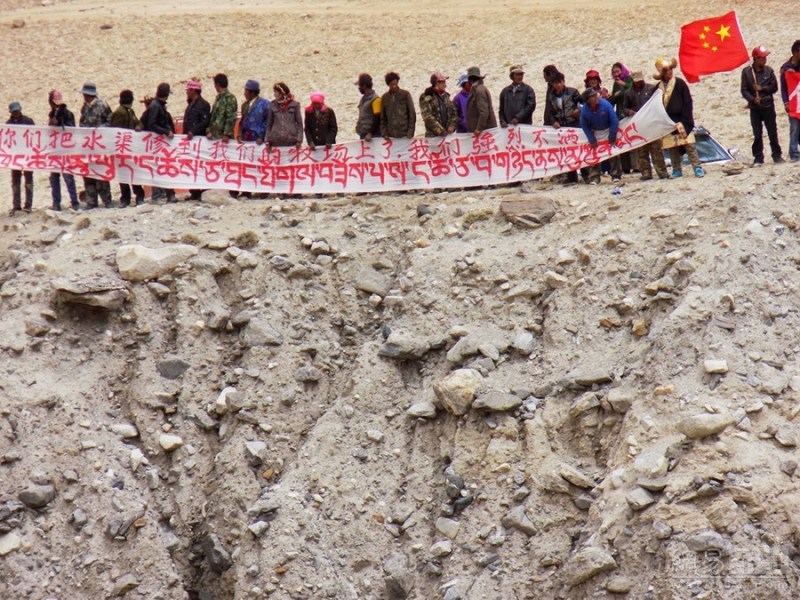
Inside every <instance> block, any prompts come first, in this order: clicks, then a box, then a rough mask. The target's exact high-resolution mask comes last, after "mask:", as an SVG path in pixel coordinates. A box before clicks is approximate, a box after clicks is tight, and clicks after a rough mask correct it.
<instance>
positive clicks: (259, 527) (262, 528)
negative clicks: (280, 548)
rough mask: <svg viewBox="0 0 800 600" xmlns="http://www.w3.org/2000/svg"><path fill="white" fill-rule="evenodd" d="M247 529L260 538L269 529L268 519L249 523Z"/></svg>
mask: <svg viewBox="0 0 800 600" xmlns="http://www.w3.org/2000/svg"><path fill="white" fill-rule="evenodd" d="M247 529H248V531H250V533H252V534H253V535H254V536H255V537H257V538H260V537H261V536H262V535H264V534H265V533H266V532H267V530H268V529H269V523H268V522H267V521H256V522H255V523H251V524H250V525H248V526H247Z"/></svg>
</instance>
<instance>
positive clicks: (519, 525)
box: [500, 506, 536, 537]
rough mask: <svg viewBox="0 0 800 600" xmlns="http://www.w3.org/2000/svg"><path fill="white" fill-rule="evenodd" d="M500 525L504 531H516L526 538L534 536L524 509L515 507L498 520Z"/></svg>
mask: <svg viewBox="0 0 800 600" xmlns="http://www.w3.org/2000/svg"><path fill="white" fill-rule="evenodd" d="M500 523H501V524H502V525H503V527H505V528H506V529H516V530H517V531H521V532H522V533H524V534H525V535H527V536H528V537H531V536H532V535H535V534H536V528H535V527H534V525H533V523H532V522H531V520H530V519H529V518H528V515H527V514H526V513H525V507H523V506H515V507H514V508H512V509H511V510H510V511H508V513H507V514H506V515H505V516H504V517H503V518H502V519H501V520H500Z"/></svg>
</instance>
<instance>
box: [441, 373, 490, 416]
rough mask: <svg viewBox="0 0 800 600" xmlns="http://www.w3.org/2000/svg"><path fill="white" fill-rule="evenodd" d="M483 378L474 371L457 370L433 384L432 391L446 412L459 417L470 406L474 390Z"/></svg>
mask: <svg viewBox="0 0 800 600" xmlns="http://www.w3.org/2000/svg"><path fill="white" fill-rule="evenodd" d="M482 380H483V378H482V377H481V375H480V373H478V372H477V371H475V370H474V369H458V370H456V371H453V372H452V373H450V374H449V375H448V376H447V377H445V378H444V379H443V380H441V381H439V382H437V383H434V384H433V391H434V392H435V393H436V397H437V398H438V399H439V401H440V402H441V403H442V406H443V407H444V409H445V410H447V411H448V412H450V413H452V414H454V415H457V416H461V415H463V414H466V412H467V411H468V410H469V409H470V406H472V400H473V398H474V397H475V390H476V389H477V387H478V385H479V384H480V383H481V381H482Z"/></svg>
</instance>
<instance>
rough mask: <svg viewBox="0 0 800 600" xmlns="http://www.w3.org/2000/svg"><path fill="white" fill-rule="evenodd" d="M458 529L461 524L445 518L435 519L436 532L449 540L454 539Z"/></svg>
mask: <svg viewBox="0 0 800 600" xmlns="http://www.w3.org/2000/svg"><path fill="white" fill-rule="evenodd" d="M460 527H461V524H460V523H459V522H458V521H455V520H453V519H447V518H445V517H439V518H438V519H436V531H438V532H439V533H441V534H442V535H444V536H447V537H448V538H450V539H451V540H454V539H456V536H457V535H458V530H459V528H460Z"/></svg>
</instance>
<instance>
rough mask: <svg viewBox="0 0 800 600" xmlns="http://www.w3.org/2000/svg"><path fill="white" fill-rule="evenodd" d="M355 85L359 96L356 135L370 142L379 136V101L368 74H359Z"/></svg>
mask: <svg viewBox="0 0 800 600" xmlns="http://www.w3.org/2000/svg"><path fill="white" fill-rule="evenodd" d="M356 85H357V86H358V91H359V93H360V94H361V99H360V100H359V101H358V121H356V134H357V135H358V139H360V140H365V141H367V142H370V141H372V138H374V137H377V136H380V134H381V99H380V96H378V94H377V93H376V92H375V90H374V89H372V76H371V75H370V74H369V73H360V74H359V76H358V81H356Z"/></svg>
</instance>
